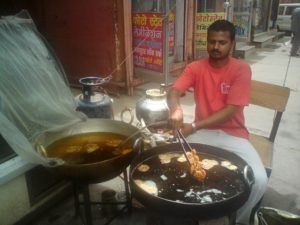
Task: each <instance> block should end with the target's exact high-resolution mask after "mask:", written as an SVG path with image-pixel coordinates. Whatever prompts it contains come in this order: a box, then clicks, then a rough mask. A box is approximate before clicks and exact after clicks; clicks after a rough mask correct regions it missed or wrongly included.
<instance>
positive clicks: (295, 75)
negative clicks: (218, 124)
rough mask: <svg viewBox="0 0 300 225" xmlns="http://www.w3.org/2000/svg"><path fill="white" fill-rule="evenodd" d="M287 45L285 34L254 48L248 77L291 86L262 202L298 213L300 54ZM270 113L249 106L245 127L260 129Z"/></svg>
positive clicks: (299, 194) (299, 206)
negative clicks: (267, 43) (260, 47)
mask: <svg viewBox="0 0 300 225" xmlns="http://www.w3.org/2000/svg"><path fill="white" fill-rule="evenodd" d="M290 48H291V45H290V43H289V37H284V38H282V39H280V40H278V41H276V42H273V43H272V44H270V45H268V46H267V47H265V48H262V49H258V50H257V52H256V53H254V54H253V55H251V56H250V57H249V58H248V59H247V62H249V63H250V65H251V68H252V73H253V75H252V79H254V80H259V81H264V82H268V83H273V84H277V85H281V86H286V87H289V88H290V89H291V93H290V97H289V101H288V105H287V109H286V111H285V112H284V114H283V117H282V121H281V124H280V127H279V130H278V134H277V137H276V140H275V155H274V161H273V172H272V174H271V178H270V181H269V187H268V190H267V192H266V194H265V196H264V199H263V202H262V205H263V206H270V207H275V208H278V209H283V210H287V211H289V212H292V213H297V214H299V215H300V172H299V171H300V100H299V99H300V57H290V56H289V51H290ZM253 111H255V113H254V112H253ZM257 115H259V116H258V117H257ZM273 116H274V114H273V113H272V112H268V111H264V110H261V109H257V108H256V109H254V108H251V107H249V108H248V109H247V110H246V118H247V127H248V128H249V129H250V130H251V129H253V130H255V131H256V132H260V133H264V132H266V131H267V130H268V129H269V126H270V124H266V121H267V120H265V118H267V117H273Z"/></svg>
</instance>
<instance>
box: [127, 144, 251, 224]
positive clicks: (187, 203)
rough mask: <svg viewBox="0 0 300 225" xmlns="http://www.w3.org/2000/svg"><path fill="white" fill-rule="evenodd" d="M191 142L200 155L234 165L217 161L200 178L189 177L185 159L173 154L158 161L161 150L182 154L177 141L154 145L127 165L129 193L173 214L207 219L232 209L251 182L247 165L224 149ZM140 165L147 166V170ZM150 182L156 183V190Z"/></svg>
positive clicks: (150, 206) (153, 208) (152, 207)
mask: <svg viewBox="0 0 300 225" xmlns="http://www.w3.org/2000/svg"><path fill="white" fill-rule="evenodd" d="M191 146H192V147H193V148H195V149H196V150H197V152H198V154H200V158H202V159H203V158H210V159H216V160H218V161H219V162H222V165H223V162H226V163H224V165H227V164H228V162H230V163H231V165H234V166H236V167H228V165H227V167H224V166H221V163H220V164H219V166H216V167H213V168H211V169H209V170H206V173H207V176H206V178H205V180H204V181H203V182H201V181H198V180H196V179H194V178H193V177H191V175H190V173H189V165H188V163H187V162H186V161H185V162H181V163H179V162H178V158H176V157H174V158H172V159H171V162H170V163H164V164H162V162H161V161H160V160H161V158H163V157H161V155H164V154H165V153H172V154H173V153H178V154H182V152H181V151H180V149H181V147H180V145H179V144H178V143H174V144H167V145H163V146H158V147H154V148H151V149H149V150H146V151H143V152H141V153H140V154H139V155H137V156H136V157H135V158H134V159H133V161H132V163H131V165H130V187H131V191H132V195H133V196H134V197H135V198H136V199H137V200H138V201H140V202H141V203H142V204H143V205H144V206H145V207H146V208H147V209H149V210H150V211H154V212H157V213H160V214H165V215H171V216H173V217H174V216H181V217H185V216H192V217H194V218H199V219H200V218H201V219H211V218H217V217H220V216H225V215H229V214H230V213H233V212H235V211H236V210H237V209H238V208H239V207H241V206H242V205H243V204H244V203H245V201H246V200H247V199H248V197H249V194H250V191H251V186H252V184H253V182H254V177H253V172H252V169H251V167H250V166H249V165H247V163H246V162H245V161H244V160H243V159H241V158H240V157H238V156H237V155H235V154H233V153H231V152H228V151H226V150H223V149H220V148H216V147H212V146H207V145H202V144H191ZM179 164H180V165H179ZM144 165H148V166H149V167H148V170H147V166H146V167H145V166H144ZM145 168H146V169H145ZM228 168H230V169H228ZM232 168H235V170H232ZM145 170H147V172H145ZM141 183H142V186H141ZM149 184H151V185H152V187H150V186H151V185H150V186H149ZM153 184H156V190H157V193H156V194H155V193H154V191H153V190H154V189H155V188H154V189H153ZM147 185H148V186H147ZM145 187H146V188H145ZM148 188H149V189H148ZM151 192H152V193H151Z"/></svg>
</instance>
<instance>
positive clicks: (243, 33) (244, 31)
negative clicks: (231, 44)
mask: <svg viewBox="0 0 300 225" xmlns="http://www.w3.org/2000/svg"><path fill="white" fill-rule="evenodd" d="M233 24H234V26H235V33H236V35H237V36H238V37H246V38H247V37H248V34H249V27H250V16H249V15H234V16H233Z"/></svg>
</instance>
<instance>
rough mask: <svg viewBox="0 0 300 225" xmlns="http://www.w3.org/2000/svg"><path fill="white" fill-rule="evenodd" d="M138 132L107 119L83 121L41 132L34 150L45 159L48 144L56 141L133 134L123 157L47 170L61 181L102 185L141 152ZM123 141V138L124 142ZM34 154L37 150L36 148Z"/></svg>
mask: <svg viewBox="0 0 300 225" xmlns="http://www.w3.org/2000/svg"><path fill="white" fill-rule="evenodd" d="M138 131H139V129H138V128H136V127H134V126H132V125H130V124H127V123H125V122H122V121H117V120H110V119H87V120H86V121H82V122H79V123H76V124H74V125H72V126H70V127H68V128H65V129H62V130H60V131H55V132H45V133H43V134H42V135H40V136H39V137H38V138H37V139H36V142H35V143H36V146H43V151H44V152H43V154H44V155H46V156H48V152H47V148H48V147H49V146H51V144H53V143H56V142H59V141H60V140H62V139H64V138H68V137H72V136H76V135H86V134H90V133H96V134H97V135H99V138H100V137H101V135H102V134H104V133H105V134H107V133H112V134H117V135H122V136H124V137H129V135H132V134H133V133H137V134H136V135H135V136H134V137H132V138H131V139H130V140H129V141H128V143H127V144H128V145H129V146H130V147H132V151H130V152H127V153H126V154H119V155H116V156H113V157H111V158H107V159H105V160H99V161H96V162H95V161H94V162H90V163H78V164H76V163H68V162H65V163H64V164H63V165H59V166H56V167H51V168H50V169H51V170H53V171H54V172H56V173H58V174H59V175H61V176H62V177H64V178H67V179H72V180H78V181H88V182H89V183H93V182H94V183H98V182H103V181H106V180H109V179H112V178H114V177H116V176H118V175H119V174H120V173H122V172H123V171H124V169H126V168H127V167H128V166H129V164H130V162H131V160H132V159H133V157H134V156H135V155H136V154H137V152H138V151H140V150H141V147H142V142H141V141H142V140H141V136H140V133H139V132H138ZM124 139H125V138H124ZM36 149H37V150H38V149H40V148H36Z"/></svg>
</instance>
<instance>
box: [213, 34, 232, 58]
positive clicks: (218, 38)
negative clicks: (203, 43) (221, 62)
mask: <svg viewBox="0 0 300 225" xmlns="http://www.w3.org/2000/svg"><path fill="white" fill-rule="evenodd" d="M233 45H234V41H233V40H231V39H230V33H229V32H228V31H210V32H209V33H208V36H207V52H208V54H209V56H210V58H212V59H225V58H227V57H228V56H229V54H230V50H231V48H232V47H233Z"/></svg>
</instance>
